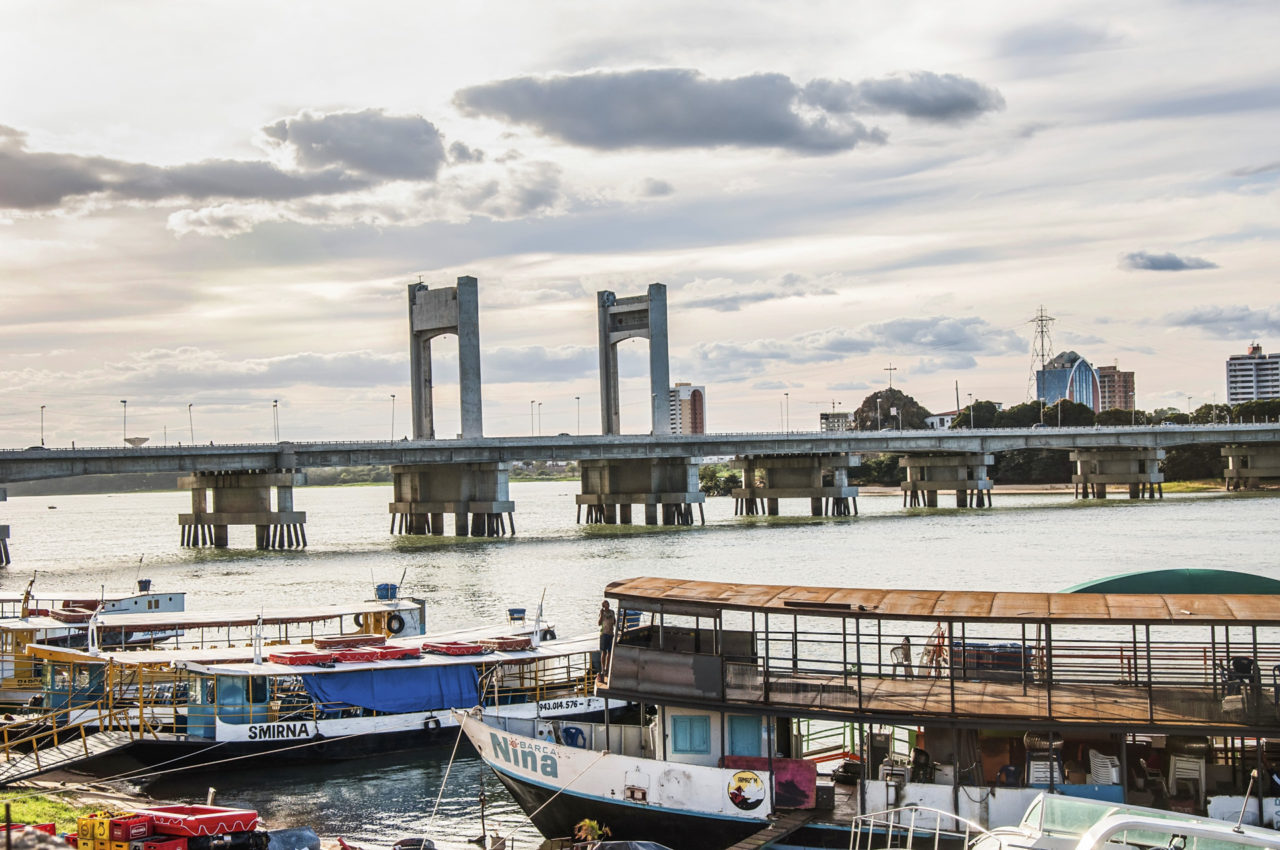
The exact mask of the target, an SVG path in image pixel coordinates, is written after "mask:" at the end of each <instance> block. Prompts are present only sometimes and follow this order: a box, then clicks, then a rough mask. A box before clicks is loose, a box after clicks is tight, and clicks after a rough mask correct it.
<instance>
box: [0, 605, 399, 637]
mask: <svg viewBox="0 0 1280 850" xmlns="http://www.w3.org/2000/svg"><path fill="white" fill-rule="evenodd" d="M421 606H422V602H421V601H420V600H416V599H408V598H402V599H392V600H387V601H382V600H378V599H373V600H368V601H364V602H353V603H351V604H347V605H316V606H311V607H301V608H291V609H287V610H279V609H277V610H273V611H203V612H198V613H197V612H192V611H155V612H152V613H150V614H147V613H138V614H110V615H107V616H105V617H104V618H100V619H99V620H98V629H99V631H103V630H110V631H115V630H118V629H135V630H138V631H155V632H163V631H179V630H182V629H210V628H233V627H244V626H254V625H257V622H258V618H259V617H261V618H262V624H263V625H264V626H276V625H293V624H295V623H318V622H321V621H323V620H332V619H336V618H339V617H346V616H350V615H353V614H368V613H379V612H390V613H394V612H397V611H417V610H419V608H420V607H421ZM87 626H88V623H66V622H63V621H62V620H58V619H55V618H53V617H41V616H35V617H13V618H10V619H0V631H31V630H32V629H68V628H70V629H76V628H81V629H83V628H87Z"/></svg>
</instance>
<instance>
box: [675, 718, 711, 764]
mask: <svg viewBox="0 0 1280 850" xmlns="http://www.w3.org/2000/svg"><path fill="white" fill-rule="evenodd" d="M671 751H672V752H673V753H682V754H697V755H707V754H709V753H710V752H711V718H709V717H707V715H705V714H677V715H674V716H672V718H671Z"/></svg>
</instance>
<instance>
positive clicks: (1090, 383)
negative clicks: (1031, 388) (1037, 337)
mask: <svg viewBox="0 0 1280 850" xmlns="http://www.w3.org/2000/svg"><path fill="white" fill-rule="evenodd" d="M1036 398H1038V399H1040V400H1041V401H1043V402H1044V403H1045V404H1056V403H1057V402H1058V401H1059V400H1061V399H1064V398H1065V399H1067V400H1068V401H1074V402H1076V403H1077V404H1087V405H1089V407H1091V408H1093V412H1094V413H1097V412H1098V410H1099V409H1100V406H1101V403H1102V389H1101V387H1099V386H1098V373H1097V371H1096V370H1095V369H1094V368H1093V367H1092V366H1090V365H1089V361H1088V360H1085V359H1084V358H1083V357H1081V356H1080V355H1079V354H1076V353H1075V352H1074V351H1064V352H1062V353H1061V354H1058V355H1057V356H1055V357H1054V358H1053V359H1052V360H1050V361H1049V362H1048V363H1046V364H1045V367H1044V368H1043V369H1038V370H1036Z"/></svg>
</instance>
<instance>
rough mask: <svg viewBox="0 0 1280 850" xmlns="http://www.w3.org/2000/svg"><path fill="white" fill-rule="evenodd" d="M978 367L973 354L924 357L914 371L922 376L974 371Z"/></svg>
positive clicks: (917, 363)
mask: <svg viewBox="0 0 1280 850" xmlns="http://www.w3.org/2000/svg"><path fill="white" fill-rule="evenodd" d="M977 365H978V361H977V360H974V359H973V355H971V354H953V355H951V356H949V357H938V358H934V357H924V358H921V359H920V360H918V361H916V365H915V369H914V371H915V372H916V373H917V374H920V375H929V374H932V373H933V372H952V371H957V370H960V369H972V368H973V367H974V366H977Z"/></svg>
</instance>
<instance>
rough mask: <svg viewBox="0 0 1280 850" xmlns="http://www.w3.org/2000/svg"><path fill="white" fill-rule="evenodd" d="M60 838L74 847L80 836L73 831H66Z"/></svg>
mask: <svg viewBox="0 0 1280 850" xmlns="http://www.w3.org/2000/svg"><path fill="white" fill-rule="evenodd" d="M62 840H63V841H65V842H67V844H69V845H71V846H72V847H75V846H77V845H78V844H79V843H80V836H78V835H76V834H75V833H74V832H67V833H64V834H63V836H62Z"/></svg>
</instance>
